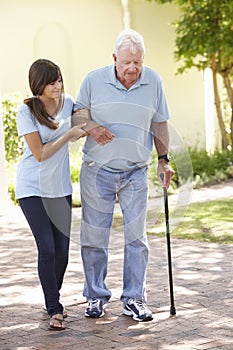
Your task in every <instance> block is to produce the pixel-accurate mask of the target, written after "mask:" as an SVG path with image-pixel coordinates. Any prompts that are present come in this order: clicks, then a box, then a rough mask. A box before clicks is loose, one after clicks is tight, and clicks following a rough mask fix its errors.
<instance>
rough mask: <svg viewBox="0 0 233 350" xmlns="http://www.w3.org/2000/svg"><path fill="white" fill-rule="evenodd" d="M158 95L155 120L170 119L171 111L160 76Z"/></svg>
mask: <svg viewBox="0 0 233 350" xmlns="http://www.w3.org/2000/svg"><path fill="white" fill-rule="evenodd" d="M156 96H157V98H156V107H155V113H154V116H153V122H164V121H166V120H169V119H170V112H169V107H168V103H167V99H166V96H165V91H164V87H163V82H162V80H161V78H159V81H158V83H157V91H156Z"/></svg>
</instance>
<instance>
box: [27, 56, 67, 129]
mask: <svg viewBox="0 0 233 350" xmlns="http://www.w3.org/2000/svg"><path fill="white" fill-rule="evenodd" d="M58 79H61V81H62V83H63V79H62V75H61V70H60V68H59V67H58V66H57V65H56V64H55V63H53V62H51V61H49V60H47V59H38V60H36V61H35V62H34V63H33V64H32V65H31V67H30V69H29V86H30V89H31V92H32V94H33V97H29V98H26V99H25V100H24V103H25V104H26V105H27V106H28V107H29V109H30V111H31V113H32V114H33V115H34V116H35V117H36V119H37V120H38V121H39V123H40V124H43V125H46V126H47V127H49V128H50V129H57V128H58V124H56V123H54V122H53V121H52V120H51V119H50V116H49V114H48V113H47V112H46V110H45V107H44V104H43V103H42V101H41V100H40V99H39V98H38V97H39V96H40V95H42V94H43V91H44V88H45V86H46V85H48V84H50V83H53V82H55V81H57V80H58ZM62 92H64V86H62Z"/></svg>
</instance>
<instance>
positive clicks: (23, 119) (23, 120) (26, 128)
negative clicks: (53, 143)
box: [17, 104, 38, 136]
mask: <svg viewBox="0 0 233 350" xmlns="http://www.w3.org/2000/svg"><path fill="white" fill-rule="evenodd" d="M17 129H18V135H19V136H23V135H26V134H30V133H31V132H35V131H38V127H37V125H36V122H35V119H34V117H33V115H32V114H31V112H30V110H29V108H28V106H26V105H25V104H23V105H20V106H19V108H18V113H17Z"/></svg>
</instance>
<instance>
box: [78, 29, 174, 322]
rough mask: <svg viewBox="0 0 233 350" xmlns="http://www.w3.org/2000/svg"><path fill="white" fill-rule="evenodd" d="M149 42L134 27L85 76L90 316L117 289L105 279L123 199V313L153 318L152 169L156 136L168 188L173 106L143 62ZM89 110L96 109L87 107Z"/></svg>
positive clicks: (84, 233)
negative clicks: (149, 279)
mask: <svg viewBox="0 0 233 350" xmlns="http://www.w3.org/2000/svg"><path fill="white" fill-rule="evenodd" d="M144 52H145V48H144V41H143V38H142V36H141V35H140V34H139V33H137V32H136V31H134V30H131V29H130V30H125V31H123V32H121V33H120V35H119V37H118V38H117V41H116V45H115V51H114V53H113V59H114V64H113V65H110V66H106V67H103V68H100V69H97V70H94V71H92V72H90V73H89V74H87V76H86V77H85V79H84V81H83V83H82V85H81V88H80V91H79V94H78V96H77V101H76V110H77V112H76V113H75V116H74V121H75V123H76V124H77V123H83V122H86V126H85V127H84V130H85V131H87V133H88V136H87V140H86V142H85V145H84V148H83V164H82V169H81V175H80V186H81V200H82V222H81V255H82V259H83V266H84V273H85V284H84V291H83V295H84V296H85V297H86V298H87V301H88V306H87V308H86V311H85V316H87V317H102V316H103V315H104V309H105V307H106V304H107V302H108V300H109V299H110V297H111V291H110V290H109V288H108V287H107V285H106V283H105V278H106V275H107V264H108V243H109V234H110V229H111V224H112V217H113V211H114V205H115V202H116V199H118V200H119V204H120V206H121V210H122V214H123V221H124V237H125V245H124V269H123V291H122V295H121V298H120V299H121V302H122V306H123V311H122V313H123V314H124V315H128V316H132V317H133V319H134V320H135V321H139V322H140V321H150V320H152V319H153V315H152V312H151V311H150V310H149V309H148V307H147V305H146V283H145V281H146V268H147V263H148V245H147V238H146V232H145V221H146V204H147V195H148V184H147V169H148V161H149V158H150V154H151V151H152V148H153V140H154V144H155V148H156V150H157V153H158V173H159V174H160V173H163V174H164V176H163V179H164V180H163V181H164V185H165V186H166V187H168V186H169V183H170V179H171V177H172V176H173V174H174V171H173V170H172V168H171V167H170V166H169V164H168V162H169V157H168V146H169V145H168V144H169V135H168V126H167V120H168V119H169V110H168V106H167V102H166V98H165V94H164V90H163V85H162V81H161V78H160V76H159V75H158V74H157V73H156V72H154V71H153V70H152V69H150V68H148V67H145V66H143V58H144ZM87 111H89V112H90V113H87Z"/></svg>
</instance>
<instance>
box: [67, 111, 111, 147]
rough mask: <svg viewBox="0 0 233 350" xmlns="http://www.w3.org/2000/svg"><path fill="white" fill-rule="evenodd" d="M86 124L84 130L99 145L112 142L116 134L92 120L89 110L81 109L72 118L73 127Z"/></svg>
mask: <svg viewBox="0 0 233 350" xmlns="http://www.w3.org/2000/svg"><path fill="white" fill-rule="evenodd" d="M83 123H86V125H85V127H83V130H85V131H86V132H87V134H88V135H90V136H91V137H92V138H93V139H94V140H95V141H96V142H97V143H98V144H99V145H102V146H103V145H105V144H106V143H108V142H110V141H112V139H113V138H114V134H112V133H111V132H110V131H109V130H108V129H106V128H105V127H104V126H102V125H100V124H97V123H95V122H94V121H93V120H92V119H91V114H90V111H89V110H88V109H79V110H77V111H75V112H74V113H73V115H72V118H71V126H72V127H73V126H75V125H80V124H83Z"/></svg>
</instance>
